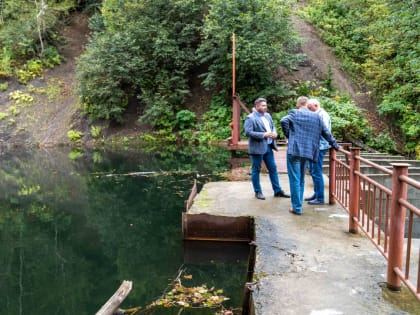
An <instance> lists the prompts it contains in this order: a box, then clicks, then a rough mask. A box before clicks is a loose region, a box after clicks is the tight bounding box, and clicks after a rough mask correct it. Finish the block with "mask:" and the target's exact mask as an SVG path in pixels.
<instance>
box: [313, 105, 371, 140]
mask: <svg viewBox="0 0 420 315" xmlns="http://www.w3.org/2000/svg"><path fill="white" fill-rule="evenodd" d="M319 100H320V102H321V106H322V107H323V108H324V109H325V110H326V111H327V112H328V114H329V115H330V117H331V126H332V133H333V135H334V136H336V137H337V138H339V139H341V140H343V139H346V136H350V137H352V138H355V139H360V141H364V140H365V139H367V138H369V135H370V133H371V130H370V128H369V124H368V121H367V119H366V118H364V115H363V112H362V110H361V109H360V108H359V107H357V106H356V105H355V104H354V102H353V101H351V100H349V99H346V98H344V99H331V98H326V97H320V98H319Z"/></svg>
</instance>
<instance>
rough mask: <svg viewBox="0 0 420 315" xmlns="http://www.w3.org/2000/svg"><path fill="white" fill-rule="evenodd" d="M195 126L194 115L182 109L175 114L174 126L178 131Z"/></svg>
mask: <svg viewBox="0 0 420 315" xmlns="http://www.w3.org/2000/svg"><path fill="white" fill-rule="evenodd" d="M194 125H195V113H193V112H191V111H189V110H187V109H183V110H180V111H179V112H178V113H176V126H177V127H178V128H179V129H180V130H184V129H187V128H191V127H193V126H194Z"/></svg>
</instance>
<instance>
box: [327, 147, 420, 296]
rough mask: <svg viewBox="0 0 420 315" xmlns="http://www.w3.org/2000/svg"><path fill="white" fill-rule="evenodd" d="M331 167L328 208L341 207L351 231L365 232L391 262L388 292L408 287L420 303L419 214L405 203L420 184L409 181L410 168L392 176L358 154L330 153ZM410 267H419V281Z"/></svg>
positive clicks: (398, 168) (398, 166) (398, 167)
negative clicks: (380, 179) (416, 233)
mask: <svg viewBox="0 0 420 315" xmlns="http://www.w3.org/2000/svg"><path fill="white" fill-rule="evenodd" d="M329 164H330V171H329V175H330V176H329V182H330V194H329V202H330V204H334V203H335V202H337V203H339V204H340V205H341V206H342V207H343V208H344V209H345V210H346V211H347V212H348V213H349V231H350V232H351V233H357V232H358V229H359V228H360V229H362V231H363V232H364V233H365V234H366V236H367V237H368V238H369V239H370V240H371V241H372V243H373V244H374V245H375V246H376V247H377V248H378V250H379V251H380V252H381V253H382V255H383V256H384V257H385V258H386V259H387V261H388V267H387V287H388V288H390V289H392V290H400V288H401V284H402V282H404V284H405V285H406V286H407V288H408V289H409V290H410V291H411V292H412V293H413V294H414V296H415V297H416V298H417V299H418V300H419V301H420V262H419V260H420V248H419V250H418V253H417V254H416V253H413V251H412V250H413V248H412V247H413V246H412V240H413V224H414V218H415V216H417V217H419V216H420V209H419V208H417V207H416V206H415V205H413V204H412V203H410V202H409V201H408V199H407V190H408V186H411V187H413V188H414V189H417V190H419V189H420V182H418V181H416V180H414V179H412V178H410V177H409V176H408V167H409V164H406V163H391V165H392V167H393V169H392V170H390V169H388V168H386V167H383V166H381V165H378V164H376V163H373V162H371V161H369V160H368V159H365V158H363V157H361V156H360V149H359V148H350V150H344V149H341V148H340V149H339V150H338V151H335V150H332V149H331V150H330V161H329ZM361 165H363V166H369V167H371V168H373V169H375V170H376V172H377V173H379V176H382V177H383V179H384V181H388V182H390V183H391V185H388V186H390V187H386V186H385V185H383V184H381V183H379V182H378V181H375V180H374V179H373V177H374V176H373V175H369V174H364V172H362V171H361V170H362V167H361ZM377 176H378V175H377ZM406 210H408V215H407V216H406ZM406 221H407V222H406ZM406 224H407V228H406ZM405 235H406V237H404V236H405ZM412 255H413V256H412ZM414 255H418V256H414ZM404 261H405V264H404V263H403V262H404ZM412 261H414V262H415V263H414V264H417V275H415V276H410V267H411V266H412V265H413V262H412ZM414 272H416V271H414Z"/></svg>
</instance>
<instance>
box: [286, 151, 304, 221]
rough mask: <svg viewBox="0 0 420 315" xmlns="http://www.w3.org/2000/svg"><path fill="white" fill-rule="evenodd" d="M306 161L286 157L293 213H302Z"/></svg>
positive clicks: (294, 157)
mask: <svg viewBox="0 0 420 315" xmlns="http://www.w3.org/2000/svg"><path fill="white" fill-rule="evenodd" d="M307 161H308V159H307V158H303V157H300V156H293V155H291V154H288V155H287V175H288V176H289V184H290V198H291V201H292V208H293V211H294V212H296V213H302V203H303V191H304V189H305V172H306V163H307Z"/></svg>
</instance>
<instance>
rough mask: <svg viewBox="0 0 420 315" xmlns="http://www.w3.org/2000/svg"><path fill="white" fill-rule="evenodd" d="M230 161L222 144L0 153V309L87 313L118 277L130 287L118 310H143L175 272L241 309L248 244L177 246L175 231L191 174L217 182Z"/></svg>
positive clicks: (36, 313)
mask: <svg viewBox="0 0 420 315" xmlns="http://www.w3.org/2000/svg"><path fill="white" fill-rule="evenodd" d="M229 157H230V153H229V152H227V151H226V150H224V149H220V148H206V149H205V150H196V151H193V150H192V149H190V148H173V149H170V148H165V150H164V151H162V152H144V151H140V150H139V151H133V150H130V151H113V152H111V151H100V150H97V151H95V150H91V151H89V150H87V151H72V150H70V149H69V148H61V149H54V150H41V149H40V150H26V151H13V152H10V151H6V152H1V153H0V158H1V167H0V184H1V186H0V196H1V197H0V265H1V266H2V267H1V272H0V296H1V298H0V310H1V314H31V315H41V314H42V315H45V314H61V315H63V314H71V315H75V314H80V315H81V314H89V315H91V314H94V313H95V312H96V311H97V310H99V308H100V307H101V306H102V305H103V304H104V303H105V302H106V301H107V300H108V298H109V297H110V296H111V295H112V294H113V293H114V292H115V291H116V289H117V288H118V287H119V286H120V284H121V283H122V281H123V280H131V281H133V289H132V291H131V293H130V294H129V296H128V297H127V299H126V300H125V301H124V303H123V304H122V305H121V307H122V308H124V309H126V308H130V307H136V306H141V307H142V308H143V309H144V308H145V307H146V306H147V305H149V304H150V303H152V302H153V301H155V300H156V299H158V298H159V297H160V296H161V295H162V294H163V293H164V292H166V291H167V290H168V288H169V287H170V284H171V283H172V281H173V280H174V279H175V277H176V276H177V275H178V273H179V271H180V270H184V274H185V275H186V277H181V280H182V284H183V285H184V286H187V287H192V286H200V285H204V284H205V285H206V286H207V287H208V288H210V287H215V288H217V289H223V295H224V296H227V297H229V298H230V300H229V301H227V302H225V303H224V305H225V306H226V307H230V308H240V307H241V303H242V294H243V286H244V283H245V282H246V276H247V275H246V273H247V264H248V256H247V255H248V248H247V247H246V248H244V247H243V246H242V247H241V246H239V247H238V248H236V249H235V250H232V249H226V248H225V249H224V248H219V249H217V248H216V249H214V248H210V247H206V246H204V243H203V244H198V245H197V244H184V243H183V241H182V231H181V213H182V211H183V209H184V207H185V206H184V202H185V200H186V199H187V198H188V195H189V192H190V189H191V187H192V184H193V181H194V179H195V178H197V179H198V184H199V188H200V187H201V186H202V185H203V184H204V183H205V182H206V181H209V180H214V179H217V178H218V174H220V173H221V172H223V171H226V170H227V169H228V168H229V165H228V158H229ZM213 247H214V246H213ZM223 253H226V255H223ZM178 311H179V310H178V309H174V308H168V309H157V310H155V311H152V312H149V313H148V314H178ZM182 314H214V311H209V310H202V309H194V310H186V311H184V312H183V313H182Z"/></svg>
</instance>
